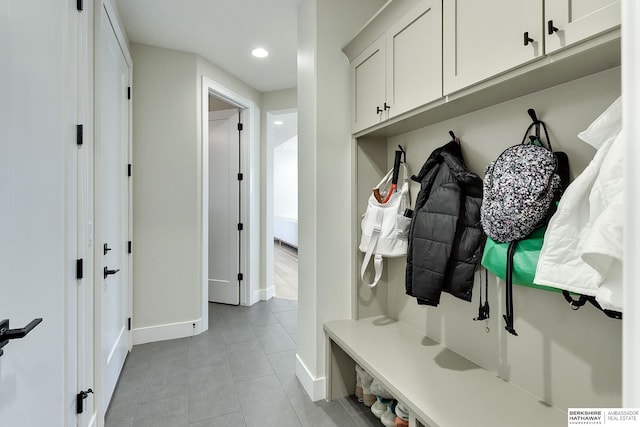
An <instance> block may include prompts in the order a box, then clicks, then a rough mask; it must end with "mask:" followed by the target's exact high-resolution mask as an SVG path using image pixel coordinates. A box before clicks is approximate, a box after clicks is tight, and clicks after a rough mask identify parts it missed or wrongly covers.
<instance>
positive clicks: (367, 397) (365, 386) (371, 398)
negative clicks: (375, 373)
mask: <svg viewBox="0 0 640 427" xmlns="http://www.w3.org/2000/svg"><path fill="white" fill-rule="evenodd" d="M360 369H362V368H360ZM360 381H361V384H362V403H364V404H365V406H367V407H370V406H371V405H373V404H374V403H375V401H376V395H375V394H373V393H371V390H370V387H371V383H372V382H373V377H372V376H371V375H369V373H368V372H367V371H365V370H364V369H362V371H361V372H360Z"/></svg>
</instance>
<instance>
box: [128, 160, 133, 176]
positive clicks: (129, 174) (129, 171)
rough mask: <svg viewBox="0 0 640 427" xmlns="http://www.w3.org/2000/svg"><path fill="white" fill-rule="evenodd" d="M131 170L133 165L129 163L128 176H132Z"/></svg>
mask: <svg viewBox="0 0 640 427" xmlns="http://www.w3.org/2000/svg"><path fill="white" fill-rule="evenodd" d="M131 168H132V166H131V163H129V164H128V165H127V176H131Z"/></svg>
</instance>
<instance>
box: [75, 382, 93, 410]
mask: <svg viewBox="0 0 640 427" xmlns="http://www.w3.org/2000/svg"><path fill="white" fill-rule="evenodd" d="M89 393H93V390H91V389H90V388H89V389H87V391H81V392H80V393H78V394H77V395H76V414H81V413H83V412H84V400H85V399H86V398H87V397H89Z"/></svg>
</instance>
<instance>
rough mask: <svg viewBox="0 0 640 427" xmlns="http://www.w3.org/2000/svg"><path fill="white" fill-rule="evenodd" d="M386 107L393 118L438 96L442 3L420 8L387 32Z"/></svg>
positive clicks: (424, 4) (425, 3) (427, 3)
mask: <svg viewBox="0 0 640 427" xmlns="http://www.w3.org/2000/svg"><path fill="white" fill-rule="evenodd" d="M386 48H387V73H386V75H387V99H386V101H387V104H388V105H390V106H391V109H390V110H389V117H393V116H397V115H398V114H402V113H404V112H406V111H409V110H411V109H413V108H416V107H419V106H420V105H424V104H426V103H428V102H431V101H433V100H435V99H437V98H439V97H441V96H442V4H441V2H440V0H438V1H435V0H426V1H422V2H421V3H420V5H419V6H418V7H417V8H416V9H414V10H413V11H412V12H411V13H409V14H408V15H407V16H406V17H404V18H403V19H402V20H400V21H399V22H397V23H396V24H395V25H394V26H393V27H391V28H390V29H389V31H388V32H387V42H386Z"/></svg>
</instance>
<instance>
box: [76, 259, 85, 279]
mask: <svg viewBox="0 0 640 427" xmlns="http://www.w3.org/2000/svg"><path fill="white" fill-rule="evenodd" d="M83 277H84V260H83V259H82V258H80V259H78V260H76V279H78V280H80V279H82V278H83Z"/></svg>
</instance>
